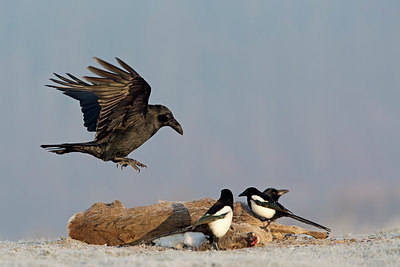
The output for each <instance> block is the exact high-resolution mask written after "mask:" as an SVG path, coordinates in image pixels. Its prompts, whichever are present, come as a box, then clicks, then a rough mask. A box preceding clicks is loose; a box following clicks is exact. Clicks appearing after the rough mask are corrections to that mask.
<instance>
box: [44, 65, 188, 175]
mask: <svg viewBox="0 0 400 267" xmlns="http://www.w3.org/2000/svg"><path fill="white" fill-rule="evenodd" d="M94 59H95V60H96V61H97V62H98V63H99V64H100V65H101V66H103V68H104V69H106V70H102V69H98V68H96V67H92V66H89V67H88V69H89V70H90V71H91V72H93V73H94V74H96V75H98V76H100V77H86V76H85V77H83V78H84V79H85V80H86V81H88V82H84V81H82V80H80V79H78V78H76V77H75V76H73V75H71V74H69V73H67V75H68V78H66V77H63V76H61V75H58V74H56V73H54V75H55V76H56V77H57V78H58V80H57V79H50V80H51V81H53V82H55V83H57V85H47V86H49V87H53V88H56V89H58V90H60V91H62V92H63V93H64V94H65V95H67V96H70V97H72V98H74V99H76V100H78V101H79V102H80V105H81V108H82V113H83V120H84V126H85V127H86V128H87V130H88V131H90V132H96V135H95V138H94V141H92V142H85V143H73V144H57V145H41V147H43V148H46V149H48V151H49V152H53V153H56V154H65V153H70V152H81V153H86V154H90V155H92V156H94V157H96V158H99V159H101V160H104V161H113V162H115V163H117V166H118V165H120V166H121V168H123V167H126V166H128V165H131V166H132V167H133V168H135V169H136V170H138V171H139V170H140V169H139V167H146V166H145V165H144V164H142V163H140V162H138V161H136V160H134V159H130V158H126V156H127V155H128V154H129V153H131V152H132V151H133V150H135V149H137V148H138V147H140V146H141V145H142V144H143V143H144V142H146V141H147V140H148V139H149V138H151V137H152V136H153V135H154V134H155V133H156V132H157V131H158V130H159V129H160V128H161V127H164V126H170V127H172V128H173V129H174V130H175V131H177V132H178V133H179V134H183V130H182V127H181V125H180V124H179V123H178V122H177V121H176V120H175V118H174V116H173V115H172V112H171V111H170V110H169V109H168V108H167V107H165V106H163V105H149V104H148V100H149V96H150V91H151V88H150V85H149V84H148V83H147V82H146V81H145V80H144V79H143V78H142V77H141V76H140V75H139V74H138V73H137V72H136V71H135V70H133V69H132V68H131V67H130V66H128V65H127V64H126V63H125V62H123V61H122V60H120V59H119V58H116V59H117V61H118V63H119V64H120V65H121V67H122V68H123V69H121V68H119V67H116V66H114V65H112V64H110V63H107V62H105V61H103V60H101V59H99V58H94Z"/></svg>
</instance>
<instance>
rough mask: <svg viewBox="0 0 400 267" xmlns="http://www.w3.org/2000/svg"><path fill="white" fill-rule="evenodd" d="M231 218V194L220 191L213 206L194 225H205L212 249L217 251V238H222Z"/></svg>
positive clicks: (228, 191)
mask: <svg viewBox="0 0 400 267" xmlns="http://www.w3.org/2000/svg"><path fill="white" fill-rule="evenodd" d="M232 218H233V194H232V192H231V191H230V190H229V189H223V190H221V196H220V198H219V199H218V201H217V202H215V203H214V205H212V206H211V208H210V209H209V210H208V211H207V212H206V214H204V216H202V217H201V218H200V219H199V220H198V221H197V222H196V223H195V224H194V228H193V229H195V228H196V227H197V226H200V225H205V224H207V226H208V228H209V229H208V230H209V232H211V239H212V243H213V245H214V247H215V248H216V249H219V246H218V241H219V238H221V237H223V236H224V235H225V234H226V232H227V231H228V230H229V227H230V226H231V223H232Z"/></svg>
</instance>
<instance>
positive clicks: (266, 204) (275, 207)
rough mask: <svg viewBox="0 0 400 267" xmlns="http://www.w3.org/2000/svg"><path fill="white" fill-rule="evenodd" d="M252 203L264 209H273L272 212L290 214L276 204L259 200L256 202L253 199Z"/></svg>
mask: <svg viewBox="0 0 400 267" xmlns="http://www.w3.org/2000/svg"><path fill="white" fill-rule="evenodd" d="M253 201H254V202H255V203H256V204H257V205H259V206H262V207H264V208H269V209H273V210H276V211H280V212H285V213H290V211H289V210H287V209H286V208H285V207H284V206H282V205H281V204H279V203H278V202H267V201H260V200H256V199H253Z"/></svg>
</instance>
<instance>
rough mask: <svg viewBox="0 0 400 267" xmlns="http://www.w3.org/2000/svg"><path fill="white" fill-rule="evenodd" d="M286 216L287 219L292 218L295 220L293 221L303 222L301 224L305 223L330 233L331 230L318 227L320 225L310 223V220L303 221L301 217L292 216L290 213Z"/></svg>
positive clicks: (321, 226)
mask: <svg viewBox="0 0 400 267" xmlns="http://www.w3.org/2000/svg"><path fill="white" fill-rule="evenodd" d="M286 216H287V217H290V218H293V219H295V220H298V221H300V222H303V223H306V224H309V225H312V226H315V227H318V228H320V229H324V230H325V231H327V232H330V231H331V229H329V228H328V227H325V226H323V225H320V224H318V223H315V222H312V221H310V220H307V219H304V218H302V217H300V216H297V215H294V214H292V213H288V214H286Z"/></svg>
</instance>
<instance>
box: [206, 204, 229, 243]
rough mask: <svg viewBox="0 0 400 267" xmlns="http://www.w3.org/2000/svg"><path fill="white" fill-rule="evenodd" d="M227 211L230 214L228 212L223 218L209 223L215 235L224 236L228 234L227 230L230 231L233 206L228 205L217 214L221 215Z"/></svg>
mask: <svg viewBox="0 0 400 267" xmlns="http://www.w3.org/2000/svg"><path fill="white" fill-rule="evenodd" d="M226 212H228V214H226V216H225V217H224V218H223V219H219V220H216V221H213V222H210V223H209V224H208V226H209V227H210V230H211V232H212V233H213V235H214V236H216V237H218V238H220V237H223V236H224V235H225V234H226V232H228V230H229V227H231V223H232V217H233V211H232V209H231V207H229V206H226V207H224V208H223V209H221V210H220V211H218V212H217V213H216V214H215V215H221V214H224V213H226Z"/></svg>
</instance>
